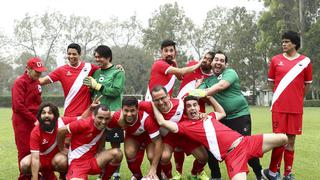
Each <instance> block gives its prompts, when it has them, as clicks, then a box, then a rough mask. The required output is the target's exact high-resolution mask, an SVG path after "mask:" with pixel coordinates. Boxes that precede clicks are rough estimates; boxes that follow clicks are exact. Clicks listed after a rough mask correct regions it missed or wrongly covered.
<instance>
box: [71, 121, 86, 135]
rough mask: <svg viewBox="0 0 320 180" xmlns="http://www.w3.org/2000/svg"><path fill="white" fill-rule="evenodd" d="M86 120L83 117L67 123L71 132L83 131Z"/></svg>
mask: <svg viewBox="0 0 320 180" xmlns="http://www.w3.org/2000/svg"><path fill="white" fill-rule="evenodd" d="M85 124H86V121H85V120H84V119H81V120H79V121H73V122H71V123H69V124H68V125H67V128H68V131H69V133H70V134H77V133H81V132H82V131H84V130H85Z"/></svg>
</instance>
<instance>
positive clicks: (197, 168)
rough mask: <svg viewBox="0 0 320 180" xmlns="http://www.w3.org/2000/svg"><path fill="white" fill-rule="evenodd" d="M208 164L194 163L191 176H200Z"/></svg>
mask: <svg viewBox="0 0 320 180" xmlns="http://www.w3.org/2000/svg"><path fill="white" fill-rule="evenodd" d="M206 164H207V163H201V162H199V161H198V160H196V159H195V160H194V161H193V166H192V170H191V174H192V175H197V174H200V173H201V172H202V171H203V168H204V166H205V165H206Z"/></svg>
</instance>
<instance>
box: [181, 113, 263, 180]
mask: <svg viewBox="0 0 320 180" xmlns="http://www.w3.org/2000/svg"><path fill="white" fill-rule="evenodd" d="M177 127H178V133H179V134H181V135H184V136H186V137H189V138H190V139H193V140H195V141H197V142H199V143H201V144H202V145H204V146H205V147H206V148H207V149H208V150H210V152H211V153H212V154H213V155H214V156H215V158H216V159H217V160H219V161H222V160H225V163H226V166H227V170H228V175H229V178H230V179H232V177H233V176H234V175H236V174H238V173H240V172H248V171H249V170H248V165H247V163H248V160H249V159H251V158H253V157H262V155H263V152H262V144H263V136H262V135H255V136H245V137H242V135H241V134H239V133H238V132H236V131H233V130H232V129H230V128H229V127H227V126H225V125H223V124H222V123H220V122H219V121H218V120H216V116H215V113H210V114H209V116H208V118H206V119H204V120H196V121H194V120H184V121H181V122H179V123H178V124H177ZM235 142H238V143H237V145H235V146H234V147H232V145H233V144H234V143H235ZM231 147H232V148H231Z"/></svg>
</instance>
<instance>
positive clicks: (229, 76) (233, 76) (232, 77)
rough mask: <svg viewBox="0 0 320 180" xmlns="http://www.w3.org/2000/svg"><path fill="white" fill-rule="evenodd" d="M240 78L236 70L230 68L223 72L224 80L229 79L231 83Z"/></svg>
mask: <svg viewBox="0 0 320 180" xmlns="http://www.w3.org/2000/svg"><path fill="white" fill-rule="evenodd" d="M238 79H239V76H238V74H237V73H236V71H235V70H233V69H229V70H228V71H226V72H225V73H224V74H223V77H222V80H225V81H228V82H229V83H230V84H232V83H234V82H235V81H237V80H238Z"/></svg>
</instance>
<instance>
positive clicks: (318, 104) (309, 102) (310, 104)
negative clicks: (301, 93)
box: [304, 99, 320, 107]
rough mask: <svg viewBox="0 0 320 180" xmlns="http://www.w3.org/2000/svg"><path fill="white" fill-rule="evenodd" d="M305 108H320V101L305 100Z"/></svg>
mask: <svg viewBox="0 0 320 180" xmlns="http://www.w3.org/2000/svg"><path fill="white" fill-rule="evenodd" d="M304 107H320V100H319V99H313V100H305V101H304Z"/></svg>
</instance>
